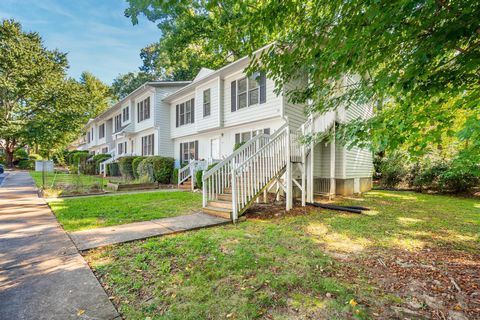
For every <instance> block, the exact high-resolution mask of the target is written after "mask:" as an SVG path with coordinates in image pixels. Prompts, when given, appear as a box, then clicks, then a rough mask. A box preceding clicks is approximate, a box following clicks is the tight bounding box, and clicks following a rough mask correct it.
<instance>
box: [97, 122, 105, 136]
mask: <svg viewBox="0 0 480 320" xmlns="http://www.w3.org/2000/svg"><path fill="white" fill-rule="evenodd" d="M102 138H105V123H102V124H101V125H100V127H98V139H102Z"/></svg>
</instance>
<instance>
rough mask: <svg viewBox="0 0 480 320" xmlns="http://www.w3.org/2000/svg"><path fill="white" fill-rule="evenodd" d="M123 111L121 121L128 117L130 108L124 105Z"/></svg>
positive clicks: (125, 120) (126, 119)
mask: <svg viewBox="0 0 480 320" xmlns="http://www.w3.org/2000/svg"><path fill="white" fill-rule="evenodd" d="M122 113H123V122H127V121H128V120H129V119H130V108H129V107H126V108H123V110H122Z"/></svg>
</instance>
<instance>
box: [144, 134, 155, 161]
mask: <svg viewBox="0 0 480 320" xmlns="http://www.w3.org/2000/svg"><path fill="white" fill-rule="evenodd" d="M153 143H154V135H153V134H151V135H148V136H145V137H142V156H153Z"/></svg>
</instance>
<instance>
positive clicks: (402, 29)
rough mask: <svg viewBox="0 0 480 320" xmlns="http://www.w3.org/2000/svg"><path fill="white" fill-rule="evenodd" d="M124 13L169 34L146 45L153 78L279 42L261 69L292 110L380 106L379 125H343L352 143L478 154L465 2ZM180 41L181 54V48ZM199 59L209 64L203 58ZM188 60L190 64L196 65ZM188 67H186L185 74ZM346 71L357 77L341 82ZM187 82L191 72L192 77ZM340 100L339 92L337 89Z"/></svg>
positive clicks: (141, 5) (317, 0)
mask: <svg viewBox="0 0 480 320" xmlns="http://www.w3.org/2000/svg"><path fill="white" fill-rule="evenodd" d="M129 4H130V7H129V9H127V11H126V15H127V16H129V17H131V18H132V20H133V22H134V23H135V22H136V19H137V16H138V15H139V14H144V15H145V16H146V17H147V18H148V19H150V20H151V21H155V22H156V23H158V26H159V28H160V30H161V31H162V35H163V36H162V38H161V40H160V41H159V43H158V44H156V45H155V46H153V47H152V46H151V47H149V48H147V49H144V51H143V56H144V66H143V68H145V70H155V71H159V70H162V71H164V70H171V71H168V72H167V74H169V75H175V74H176V72H178V71H182V72H183V73H184V74H185V75H187V74H188V70H189V69H188V68H189V66H190V65H191V66H192V68H191V69H192V72H195V71H197V69H198V68H199V67H200V66H199V65H200V64H204V66H206V67H212V68H216V67H218V66H220V65H222V64H225V63H226V62H227V61H229V59H234V58H238V57H239V56H241V55H244V54H249V53H251V52H252V51H253V50H254V49H257V48H259V47H261V46H262V45H264V44H266V43H268V42H270V41H275V42H274V43H275V44H274V45H273V46H272V47H271V48H270V49H269V50H268V52H266V53H265V54H263V55H262V56H261V57H260V58H259V59H258V60H257V61H254V62H253V63H252V69H253V68H254V67H258V64H259V63H261V64H262V67H264V68H265V69H266V70H267V71H268V75H269V77H271V78H273V79H274V80H275V81H276V84H277V88H278V89H281V86H282V84H283V83H284V82H285V81H289V80H293V79H296V77H298V76H299V74H300V75H308V83H307V85H305V86H304V87H302V88H296V89H295V90H294V91H292V92H288V96H289V98H290V99H292V100H295V101H296V102H303V103H307V102H308V103H311V105H312V108H311V110H310V111H315V112H323V111H325V110H329V109H335V108H338V106H340V105H341V104H345V105H347V106H348V105H349V104H353V103H368V102H371V101H375V102H376V105H375V117H373V118H372V119H371V120H369V121H355V122H353V123H351V124H349V125H346V126H342V127H341V128H340V130H338V131H337V137H338V138H340V139H342V140H343V141H344V142H345V143H349V144H356V145H364V144H366V143H367V144H370V145H372V147H373V148H374V149H375V150H387V151H388V150H395V149H398V148H404V149H406V150H408V151H409V153H410V154H412V155H421V154H424V153H428V152H431V151H432V150H433V149H439V148H440V149H441V148H445V147H446V146H447V147H451V146H452V145H453V146H454V147H455V150H456V151H460V152H463V151H465V152H469V153H470V155H475V154H477V155H478V152H479V151H478V150H480V146H479V141H480V139H479V135H480V130H478V129H479V126H480V124H479V123H480V114H479V112H480V111H479V110H480V107H479V101H480V100H479V98H480V82H479V81H478V79H479V76H480V37H479V36H480V27H479V24H478V17H479V16H480V3H479V2H478V1H474V0H461V1H448V0H447V1H424V0H396V1H387V0H380V1H350V2H345V1H342V0H328V1H325V0H310V1H302V0H286V1H274V0H260V1H241V2H237V1H228V0H227V1H218V0H210V1H209V0H207V1H200V2H197V1H179V2H171V1H145V0H129ZM175 41H178V45H177V46H176V42H175ZM199 53H203V54H204V55H205V56H201V55H199ZM190 60H194V61H193V63H192V64H190V62H191V61H190ZM185 69H187V71H184V70H185ZM345 75H358V76H360V77H359V79H358V81H356V82H355V83H354V84H351V85H344V84H343V83H342V79H343V77H344V76H345ZM188 76H191V74H188ZM338 88H341V90H336V92H339V93H340V94H336V95H332V92H334V90H333V89H338Z"/></svg>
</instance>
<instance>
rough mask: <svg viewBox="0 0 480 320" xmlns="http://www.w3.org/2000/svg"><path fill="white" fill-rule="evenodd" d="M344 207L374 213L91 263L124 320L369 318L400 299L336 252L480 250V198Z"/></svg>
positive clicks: (212, 234)
mask: <svg viewBox="0 0 480 320" xmlns="http://www.w3.org/2000/svg"><path fill="white" fill-rule="evenodd" d="M344 203H345V204H346V203H349V204H352V203H354V204H356V205H364V206H367V207H370V208H372V210H371V211H369V212H368V213H366V214H365V215H356V214H349V213H339V212H333V211H328V210H316V209H312V210H306V211H305V213H302V212H301V211H302V210H301V209H300V210H298V209H297V210H298V211H297V214H298V215H294V216H293V215H285V216H280V217H276V218H273V219H265V220H263V219H248V220H247V221H246V222H242V223H240V224H238V225H237V226H234V225H227V226H222V227H216V228H212V229H203V230H199V231H195V232H189V233H184V234H178V235H172V236H167V237H160V238H151V239H147V240H144V241H136V242H133V243H126V244H122V245H117V246H110V247H106V248H102V249H96V250H93V251H90V252H89V253H88V254H87V255H86V259H87V260H88V261H89V263H90V265H91V266H92V267H93V269H94V270H95V272H96V274H97V276H98V277H99V278H100V281H101V282H102V284H103V285H104V287H105V288H106V289H107V291H108V292H109V294H110V295H111V296H112V299H113V301H114V303H115V304H116V305H117V307H118V308H119V310H120V312H121V313H122V315H123V316H124V318H125V319H146V318H151V319H225V318H228V319H254V318H273V319H292V318H311V319H352V318H357V319H358V318H359V319H363V318H370V317H372V314H371V312H372V311H371V310H370V309H371V308H372V306H373V305H378V304H382V303H386V304H388V303H398V302H399V301H401V299H400V298H399V297H398V296H395V295H392V294H391V293H388V292H382V291H381V290H378V288H375V287H373V286H371V285H369V284H367V281H363V280H360V284H359V282H357V281H349V277H350V276H351V273H355V272H356V271H354V270H356V269H357V268H355V267H352V266H345V264H344V263H343V262H341V261H337V260H336V259H335V258H334V257H336V256H337V255H338V254H337V253H342V254H344V255H348V256H350V255H359V256H361V255H365V256H368V255H369V254H370V253H371V252H372V251H374V250H379V251H385V250H386V251H389V250H390V251H392V252H394V250H396V249H401V250H412V251H415V250H420V249H422V248H424V247H427V246H442V247H447V248H451V249H453V250H463V251H472V252H474V251H478V250H479V249H480V242H479V230H480V201H478V200H472V199H461V198H455V197H446V196H433V195H423V194H416V193H409V192H385V191H372V192H370V193H368V194H366V195H365V196H364V197H362V198H359V199H353V200H347V201H344ZM334 253H336V254H334ZM359 277H360V278H362V276H361V275H360V276H359Z"/></svg>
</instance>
